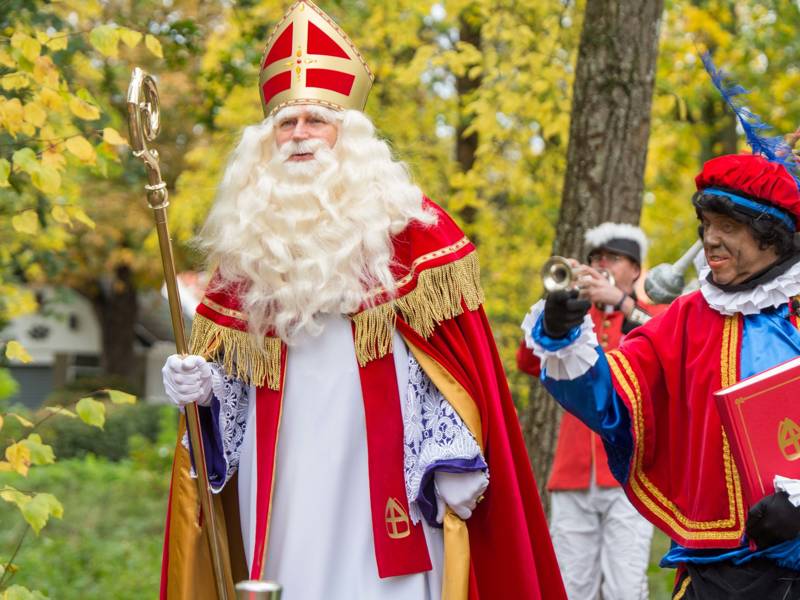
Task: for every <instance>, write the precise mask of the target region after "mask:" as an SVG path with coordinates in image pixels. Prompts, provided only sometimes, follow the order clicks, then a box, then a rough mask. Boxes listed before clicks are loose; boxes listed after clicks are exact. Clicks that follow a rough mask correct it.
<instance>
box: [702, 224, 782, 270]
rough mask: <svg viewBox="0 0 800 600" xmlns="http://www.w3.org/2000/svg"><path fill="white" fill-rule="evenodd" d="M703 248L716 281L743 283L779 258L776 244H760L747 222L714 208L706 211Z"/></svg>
mask: <svg viewBox="0 0 800 600" xmlns="http://www.w3.org/2000/svg"><path fill="white" fill-rule="evenodd" d="M700 221H701V223H702V225H703V249H704V251H705V255H706V262H707V263H708V266H709V267H710V268H711V276H712V278H713V279H714V283H719V284H722V285H735V284H737V283H742V282H743V281H745V280H746V279H748V278H750V277H752V276H753V275H755V274H756V273H758V272H759V271H763V270H764V269H766V268H767V267H768V266H770V265H771V264H772V263H774V262H775V261H776V260H778V254H777V253H776V252H775V247H774V246H770V247H769V248H767V249H766V250H762V249H761V248H759V245H758V241H757V240H756V239H755V237H753V233H752V231H750V228H749V227H748V226H747V225H745V224H744V223H740V222H739V221H737V220H736V219H732V218H731V217H727V216H725V215H722V214H720V213H716V212H713V211H710V210H706V211H703V213H702V215H701V218H700Z"/></svg>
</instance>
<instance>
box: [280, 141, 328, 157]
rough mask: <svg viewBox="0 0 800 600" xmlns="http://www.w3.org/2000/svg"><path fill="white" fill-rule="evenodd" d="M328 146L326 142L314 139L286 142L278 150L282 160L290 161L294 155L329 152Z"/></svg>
mask: <svg viewBox="0 0 800 600" xmlns="http://www.w3.org/2000/svg"><path fill="white" fill-rule="evenodd" d="M328 149H329V148H328V145H327V144H326V143H325V140H319V139H312V140H303V141H302V142H292V141H289V142H286V143H284V144H283V146H281V147H280V148H278V154H279V155H280V158H281V159H282V160H288V159H289V157H290V156H292V155H293V154H313V155H314V156H316V155H317V152H318V151H320V150H328Z"/></svg>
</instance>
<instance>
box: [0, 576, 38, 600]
mask: <svg viewBox="0 0 800 600" xmlns="http://www.w3.org/2000/svg"><path fill="white" fill-rule="evenodd" d="M9 570H10V569H9ZM2 598H3V600H48V599H47V596H45V595H44V594H42V593H41V592H39V591H37V590H29V589H28V588H26V587H22V586H21V585H16V584H15V585H12V586H11V587H10V588H8V589H7V590H6V591H5V592H4V593H3V596H2Z"/></svg>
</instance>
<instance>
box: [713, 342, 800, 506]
mask: <svg viewBox="0 0 800 600" xmlns="http://www.w3.org/2000/svg"><path fill="white" fill-rule="evenodd" d="M714 397H715V399H716V402H717V409H718V410H719V414H720V417H721V418H722V425H723V427H724V428H725V432H726V434H727V436H728V441H729V442H730V447H731V452H732V454H733V459H734V461H735V462H736V466H737V468H738V469H739V475H740V478H741V481H742V492H743V493H744V500H745V504H746V505H747V506H753V505H754V504H755V503H756V502H758V501H759V500H761V499H762V498H763V497H764V496H768V495H769V494H772V493H773V492H774V491H775V488H774V486H773V484H772V480H773V478H774V477H775V475H783V476H784V477H791V478H793V479H800V357H798V358H793V359H792V360H789V361H786V362H785V363H781V364H779V365H777V366H775V367H772V368H771V369H767V370H766V371H762V372H761V373H757V374H756V375H753V376H752V377H748V378H747V379H742V380H741V381H740V382H738V383H735V384H733V385H732V386H729V387H726V388H723V389H721V390H719V391H717V392H714Z"/></svg>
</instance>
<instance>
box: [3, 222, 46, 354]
mask: <svg viewBox="0 0 800 600" xmlns="http://www.w3.org/2000/svg"><path fill="white" fill-rule="evenodd" d="M11 226H12V227H13V228H14V230H15V231H18V232H20V233H28V234H30V235H36V234H37V233H39V217H38V216H36V211H33V210H26V211H25V212H23V213H22V214H19V215H14V216H13V217H11ZM12 343H17V344H18V343H19V342H9V346H10V345H11V344H12ZM6 356H8V347H6ZM9 358H10V357H9ZM26 362H27V361H26Z"/></svg>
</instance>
